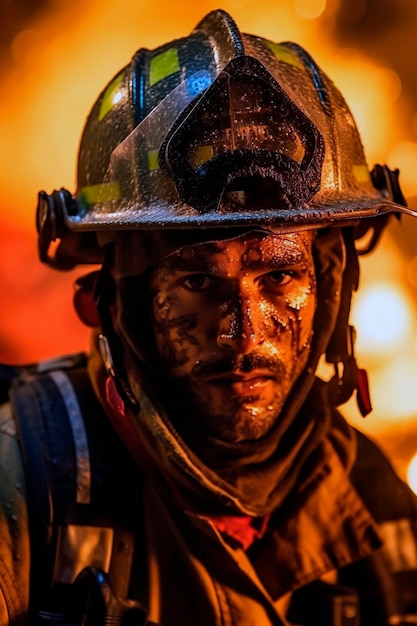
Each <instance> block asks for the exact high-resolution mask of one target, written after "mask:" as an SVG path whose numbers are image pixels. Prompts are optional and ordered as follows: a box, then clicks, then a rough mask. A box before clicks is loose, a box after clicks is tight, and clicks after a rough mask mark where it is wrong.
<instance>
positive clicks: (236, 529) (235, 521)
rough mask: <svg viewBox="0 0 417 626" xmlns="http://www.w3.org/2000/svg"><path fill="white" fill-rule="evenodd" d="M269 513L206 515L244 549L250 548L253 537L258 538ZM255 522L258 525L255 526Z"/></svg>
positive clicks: (262, 531) (264, 529)
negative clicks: (255, 514) (263, 514)
mask: <svg viewBox="0 0 417 626" xmlns="http://www.w3.org/2000/svg"><path fill="white" fill-rule="evenodd" d="M269 517H270V516H269V515H267V516H265V517H263V518H259V517H256V518H253V517H249V516H246V517H242V516H236V515H225V516H222V517H217V516H216V517H208V518H207V519H209V520H210V521H211V522H212V523H213V524H214V526H215V527H216V528H217V530H219V531H220V532H221V533H224V534H225V535H228V536H229V537H231V538H233V539H236V541H238V542H239V543H240V545H241V546H242V548H243V549H244V550H247V549H248V548H250V546H251V545H252V544H253V542H254V541H255V539H260V538H261V537H263V535H264V534H265V531H266V529H267V527H268V522H269ZM255 524H256V525H257V526H258V528H256V526H255Z"/></svg>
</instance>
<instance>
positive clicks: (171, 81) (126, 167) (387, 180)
mask: <svg viewBox="0 0 417 626" xmlns="http://www.w3.org/2000/svg"><path fill="white" fill-rule="evenodd" d="M397 175H398V172H391V171H390V170H388V168H386V167H385V166H384V167H381V166H377V167H376V169H374V171H373V176H372V177H371V174H370V172H369V170H368V167H367V164H366V160H365V156H364V152H363V148H362V144H361V140H360V137H359V133H358V131H357V128H356V125H355V122H354V120H353V117H352V114H351V113H350V111H349V108H348V107H347V105H346V103H345V101H344V99H343V97H342V95H341V94H340V92H339V91H338V90H337V89H336V87H335V86H334V85H333V83H332V82H331V81H330V80H329V79H328V77H327V76H326V75H325V74H323V72H322V71H321V70H320V69H319V68H318V67H317V65H316V64H315V63H314V61H313V60H312V59H311V57H310V56H309V55H308V54H307V52H306V51H305V50H303V49H302V48H301V47H299V46H298V45H296V44H293V43H288V42H286V43H281V44H276V43H273V42H271V41H268V40H266V39H262V38H259V37H254V36H252V35H246V34H242V33H241V32H240V31H239V29H238V28H237V26H236V24H235V23H234V22H233V20H232V19H231V17H230V16H229V15H228V14H227V13H225V12H224V11H221V10H216V11H213V12H211V13H210V14H208V15H207V16H206V17H205V18H204V19H203V20H202V21H201V22H200V23H199V24H198V25H197V27H196V28H195V30H194V31H193V32H192V33H191V35H189V36H188V37H185V38H183V39H178V40H176V41H173V42H171V43H168V44H166V45H164V46H161V47H159V48H157V49H156V50H153V51H150V50H146V49H140V50H139V51H138V52H137V53H136V54H135V55H134V57H133V59H132V61H131V62H130V63H129V64H128V65H127V66H126V67H125V68H123V70H122V71H121V72H120V73H118V74H117V76H116V77H115V78H114V79H113V80H112V81H111V82H110V83H109V84H108V85H107V87H106V88H105V89H104V91H103V92H102V93H101V95H100V96H99V98H98V100H97V101H96V103H95V105H94V106H93V109H92V111H91V113H90V115H89V117H88V120H87V123H86V126H85V129H84V133H83V137H82V141H81V147H80V153H79V165H78V188H77V191H76V193H75V195H72V194H71V193H69V192H68V191H66V190H63V189H61V190H60V191H55V192H53V194H51V195H48V194H46V193H45V192H41V193H40V194H39V204H38V216H37V224H38V231H39V245H40V254H41V258H42V259H43V260H44V261H46V262H48V263H50V264H51V265H55V266H57V267H59V268H61V269H66V268H69V267H73V266H74V265H76V264H78V263H96V262H98V261H100V258H101V252H100V248H99V246H98V245H97V238H96V235H97V233H100V232H103V231H107V232H109V231H110V232H115V231H121V230H138V229H166V228H171V229H172V228H174V229H187V228H188V229H189V228H193V229H195V228H208V227H224V226H227V227H230V226H245V225H248V224H255V223H256V224H260V225H265V226H272V227H274V228H278V229H281V230H283V231H285V230H296V229H305V228H312V227H314V228H320V227H323V226H329V225H330V226H331V225H338V226H343V225H345V224H350V223H352V221H353V222H354V223H362V224H363V223H364V222H363V220H364V218H375V217H378V216H385V215H386V214H387V213H390V212H409V213H411V211H410V210H409V209H407V208H406V207H405V206H404V205H405V202H404V199H403V197H402V195H401V192H400V189H399V186H398V176H397ZM374 222H375V220H372V219H371V220H366V224H368V223H371V224H373V223H374ZM359 230H361V232H362V231H363V230H364V229H363V228H362V229H359ZM56 239H58V240H59V241H60V244H59V246H58V247H56V248H55V252H54V255H53V256H51V254H50V252H49V250H50V243H51V241H54V240H56Z"/></svg>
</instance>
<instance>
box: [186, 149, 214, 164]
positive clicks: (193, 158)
mask: <svg viewBox="0 0 417 626" xmlns="http://www.w3.org/2000/svg"><path fill="white" fill-rule="evenodd" d="M213 156H214V147H213V146H211V145H207V146H197V148H195V149H194V151H193V152H192V153H191V154H190V162H191V165H194V167H195V166H197V165H202V164H203V163H206V162H207V161H209V160H210V159H212V158H213Z"/></svg>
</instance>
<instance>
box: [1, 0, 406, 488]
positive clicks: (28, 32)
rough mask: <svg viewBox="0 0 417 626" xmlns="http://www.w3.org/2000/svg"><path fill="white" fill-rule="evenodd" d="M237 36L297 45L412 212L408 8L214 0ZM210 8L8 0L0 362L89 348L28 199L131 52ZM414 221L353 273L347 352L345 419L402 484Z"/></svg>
mask: <svg viewBox="0 0 417 626" xmlns="http://www.w3.org/2000/svg"><path fill="white" fill-rule="evenodd" d="M221 7H222V8H224V9H225V10H227V11H228V12H229V13H230V14H231V15H232V16H233V17H234V19H235V20H236V21H237V23H238V25H239V26H240V28H241V29H242V30H243V31H245V32H252V33H255V34H258V35H262V36H265V37H267V38H269V39H272V40H275V41H283V40H293V41H296V42H298V43H300V44H301V45H303V46H304V47H306V48H307V50H308V51H309V52H310V53H311V54H312V55H313V57H314V58H315V59H316V61H317V62H318V63H319V65H320V66H321V67H322V68H323V69H324V70H325V71H326V72H327V73H328V74H329V75H330V76H331V77H332V78H333V80H334V82H335V83H336V84H337V85H338V87H339V88H340V89H341V91H342V92H343V94H344V95H345V97H346V99H347V101H348V103H349V104H350V106H351V108H352V110H353V113H354V115H355V118H356V120H357V123H358V126H359V130H360V132H361V135H362V139H363V142H364V145H365V149H366V154H367V157H368V162H369V165H370V166H372V165H373V164H374V163H376V162H378V163H387V164H388V165H389V166H390V167H391V168H394V167H399V168H400V170H401V178H400V180H401V183H402V187H403V191H404V193H405V195H406V196H407V197H408V200H409V204H410V205H411V206H412V207H413V208H415V209H417V176H416V171H417V72H416V68H415V64H416V61H415V60H416V59H417V4H416V3H415V0H382V1H381V0H327V1H326V0H285V1H284V0H281V1H280V2H271V1H270V0H257V2H249V1H247V0H242V1H238V0H224V1H223V2H222V4H221ZM215 8H218V3H217V2H214V1H212V0H210V1H209V0H195V1H194V2H189V3H188V2H167V1H166V0H160V1H159V2H155V1H154V2H149V1H148V0H139V1H138V0H136V1H133V0H101V1H100V2H98V1H97V0H90V1H89V2H88V3H87V2H84V1H83V2H81V0H71V1H70V0H19V1H16V0H8V1H7V0H5V1H4V2H3V3H2V20H1V24H0V87H1V91H0V93H1V101H0V128H1V143H0V165H1V167H0V183H1V185H0V188H1V209H0V246H1V247H0V250H1V254H0V294H1V307H0V361H3V362H9V363H23V362H30V361H34V360H38V359H43V358H49V357H52V356H55V355H58V354H60V353H62V352H72V351H78V350H86V349H88V335H89V332H88V330H87V329H86V328H85V327H83V325H82V324H81V322H79V321H78V320H77V318H76V315H75V313H74V312H73V309H72V283H73V281H74V279H75V277H76V276H77V275H79V274H81V273H84V272H85V268H84V272H83V268H81V269H80V270H78V271H77V272H71V273H57V272H54V271H53V270H50V269H48V268H46V267H43V266H42V265H41V264H40V263H39V262H38V260H37V250H36V233H35V226H34V221H35V218H34V216H35V207H36V202H37V192H38V191H39V190H40V189H45V190H46V191H47V192H51V191H52V190H53V189H58V188H60V187H61V186H63V187H66V188H68V189H70V190H74V189H75V186H76V181H75V168H76V156H77V149H78V141H79V137H80V134H81V130H82V127H83V124H84V121H85V118H86V116H87V114H88V112H89V109H90V107H91V105H92V104H93V102H94V100H95V98H96V97H97V95H98V94H99V92H100V91H101V89H102V88H103V87H104V85H105V84H106V83H107V82H108V81H109V80H110V78H111V77H112V76H113V75H114V74H115V73H116V72H117V71H118V70H119V69H120V68H121V67H122V66H123V65H125V64H126V63H127V62H129V60H130V58H131V56H132V55H133V53H134V52H135V51H136V50H137V49H138V48H139V47H149V48H152V47H155V46H157V45H159V44H161V43H164V42H166V41H169V40H171V39H174V38H176V37H180V36H183V35H186V34H187V33H188V32H190V31H191V30H192V29H193V27H194V26H195V25H196V24H197V22H198V21H199V20H200V19H201V18H202V17H203V16H204V15H205V14H206V13H207V12H209V11H210V10H212V9H215ZM416 234H417V219H416V220H415V222H414V220H413V219H412V218H406V219H403V220H402V225H401V226H400V225H398V224H396V223H393V225H392V226H391V227H390V230H389V233H388V235H387V236H386V237H385V242H384V243H383V244H382V245H381V246H380V247H379V249H378V251H377V252H376V253H375V254H374V255H373V256H372V257H371V258H369V259H365V260H364V261H363V264H362V279H361V289H360V294H358V296H357V297H356V298H355V300H354V305H353V320H354V322H355V326H356V328H357V331H358V346H357V355H358V358H359V362H360V364H361V365H362V366H365V367H366V368H367V369H368V371H369V374H370V378H371V383H372V386H371V389H372V396H373V403H374V412H373V414H372V415H371V416H370V417H368V418H367V420H366V421H365V422H363V421H360V419H359V418H358V417H357V411H356V409H355V406H354V402H349V403H348V405H346V407H344V409H345V414H346V415H347V416H348V417H349V419H350V420H351V421H352V422H353V423H354V424H359V426H360V428H361V429H362V430H365V431H367V432H370V433H371V434H372V435H373V436H374V437H375V438H377V439H379V440H380V441H382V442H383V447H385V449H386V450H387V452H388V453H389V455H390V456H391V458H392V459H393V461H394V463H395V464H396V466H397V468H398V469H399V471H400V473H401V474H402V475H404V476H406V472H407V468H408V465H409V462H410V460H411V458H412V456H413V455H414V453H415V452H416V451H417V393H416V388H417V315H416V309H417V294H416V289H417V256H416V255H417V246H416V243H415V242H416Z"/></svg>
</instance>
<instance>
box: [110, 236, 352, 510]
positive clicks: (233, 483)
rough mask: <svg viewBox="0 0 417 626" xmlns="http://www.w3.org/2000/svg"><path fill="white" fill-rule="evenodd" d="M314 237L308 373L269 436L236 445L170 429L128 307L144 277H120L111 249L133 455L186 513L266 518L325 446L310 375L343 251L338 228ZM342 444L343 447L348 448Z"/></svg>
mask: <svg viewBox="0 0 417 626" xmlns="http://www.w3.org/2000/svg"><path fill="white" fill-rule="evenodd" d="M319 239H320V242H319V243H318V244H317V245H316V246H315V256H316V267H317V273H318V275H317V282H318V289H319V293H318V302H319V305H318V310H317V312H316V318H315V324H314V337H313V342H312V350H311V354H310V358H309V362H308V364H307V367H306V368H305V370H304V372H303V374H302V375H301V376H300V378H299V379H298V380H297V381H296V384H295V386H294V387H293V389H292V392H291V394H290V396H289V397H288V399H287V402H286V404H285V406H284V410H283V411H282V413H281V416H280V418H279V420H278V422H277V423H276V425H275V426H274V427H273V428H272V430H271V431H270V432H268V433H267V435H265V436H264V437H263V438H262V439H261V440H258V441H257V442H241V443H236V444H229V443H226V442H223V441H219V440H215V439H213V438H210V437H205V436H202V435H201V433H198V432H197V431H195V430H193V428H192V426H190V428H187V430H186V431H180V430H178V429H177V428H176V427H175V426H174V425H173V423H172V421H171V419H170V415H169V413H168V412H167V410H166V406H165V404H164V393H166V391H165V390H164V389H163V387H162V381H161V379H160V377H158V374H157V372H155V371H151V370H149V368H148V367H147V364H146V360H144V354H145V355H146V351H147V349H146V348H144V346H145V345H146V334H147V329H146V326H145V327H141V323H140V320H139V319H138V304H139V307H140V303H138V301H136V304H135V301H134V300H135V298H136V299H138V295H137V294H138V289H139V292H140V281H141V280H142V279H143V275H142V276H137V275H136V276H132V275H126V274H125V269H124V264H123V263H121V264H119V263H118V260H117V259H118V258H119V255H118V252H117V251H116V261H115V272H116V290H117V294H116V298H117V299H118V300H119V302H120V304H121V306H119V307H118V308H119V311H121V314H120V316H119V318H118V319H117V324H116V325H117V327H118V329H119V331H118V332H119V334H120V338H121V340H122V344H123V352H124V356H123V365H124V370H125V372H126V377H127V380H128V383H129V386H130V388H131V391H132V393H133V395H134V397H135V399H136V400H137V403H138V406H139V407H140V409H139V411H138V412H136V413H135V411H133V410H132V409H129V408H126V410H127V411H128V419H127V421H128V423H129V424H130V426H129V428H131V429H133V430H134V432H135V433H136V437H137V439H138V441H139V442H140V444H139V447H140V453H139V457H141V458H142V462H143V466H144V467H145V470H146V471H151V472H152V474H153V478H155V476H156V477H157V478H158V480H159V482H161V484H163V485H165V489H166V493H167V497H172V496H173V497H174V500H175V501H176V502H177V503H178V502H179V503H181V504H182V505H183V506H184V507H186V508H188V509H189V508H191V509H193V508H196V510H198V511H200V512H202V511H205V512H206V513H207V514H213V513H217V514H219V513H220V512H223V513H229V514H230V513H234V514H239V513H240V514H242V513H244V514H249V515H265V514H267V513H269V512H271V511H272V510H274V509H275V508H276V507H277V506H279V504H280V503H281V502H282V501H283V499H284V498H285V497H286V496H287V495H288V493H289V492H290V490H291V489H292V487H293V486H294V484H295V483H296V481H297V479H298V476H299V473H300V471H301V469H302V468H303V466H304V465H305V463H306V460H307V459H308V458H310V457H311V458H313V457H314V458H316V461H317V462H319V460H320V449H321V445H322V443H323V440H324V439H325V438H326V439H328V438H329V437H332V435H331V434H330V431H331V428H332V427H331V406H330V404H331V403H330V402H329V399H326V387H325V386H323V385H322V384H321V383H320V382H319V381H317V379H316V378H315V374H314V373H315V371H316V367H317V363H318V360H319V358H320V356H321V355H322V354H323V353H324V352H325V349H326V346H327V344H328V342H329V338H330V336H331V335H332V332H333V329H334V326H335V323H336V319H337V315H338V311H339V304H340V297H341V290H342V289H341V288H342V275H343V269H344V262H345V250H344V243H343V238H342V235H341V233H340V231H339V230H337V229H331V230H328V231H327V232H326V233H324V232H322V233H321V234H320V235H319ZM148 248H149V249H152V246H151V245H150V246H148ZM121 249H123V254H122V255H121V256H120V258H121V259H124V258H125V255H126V252H127V250H126V241H124V242H123V241H122V240H121V241H120V250H121ZM143 249H144V247H143V246H142V247H141V250H143ZM139 300H140V298H139ZM139 327H141V329H140V330H139V331H138V328H139ZM125 421H126V420H125ZM348 440H349V437H344V436H342V437H341V438H339V439H338V441H339V443H338V444H337V445H338V446H339V447H340V450H339V451H340V453H341V455H342V456H344V455H345V454H346V457H349V454H348V453H347V452H346V450H347V448H348ZM340 441H345V443H346V447H345V444H344V443H343V444H341V445H340ZM144 459H145V460H146V462H144ZM139 462H141V461H140V459H139ZM150 468H151V469H150Z"/></svg>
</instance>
